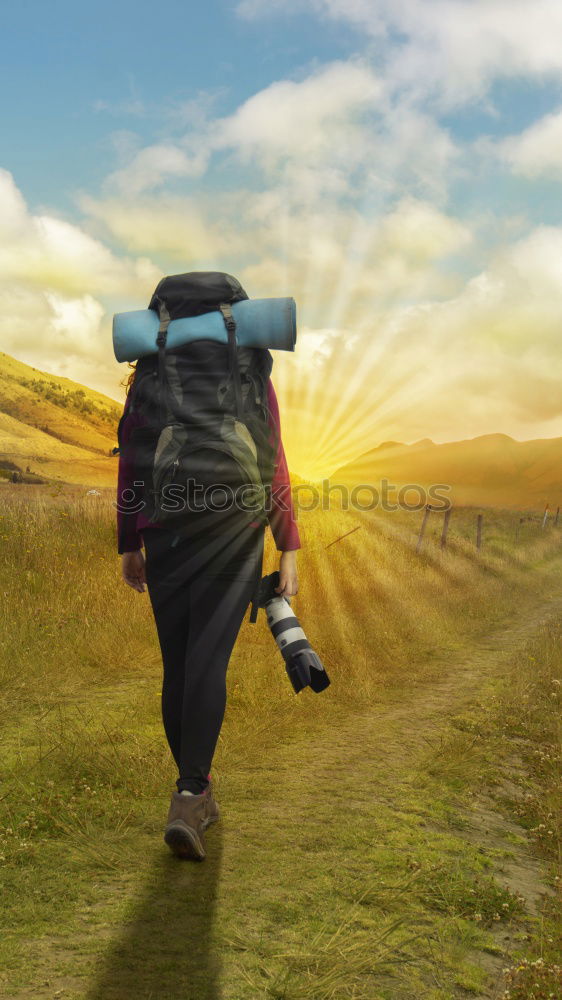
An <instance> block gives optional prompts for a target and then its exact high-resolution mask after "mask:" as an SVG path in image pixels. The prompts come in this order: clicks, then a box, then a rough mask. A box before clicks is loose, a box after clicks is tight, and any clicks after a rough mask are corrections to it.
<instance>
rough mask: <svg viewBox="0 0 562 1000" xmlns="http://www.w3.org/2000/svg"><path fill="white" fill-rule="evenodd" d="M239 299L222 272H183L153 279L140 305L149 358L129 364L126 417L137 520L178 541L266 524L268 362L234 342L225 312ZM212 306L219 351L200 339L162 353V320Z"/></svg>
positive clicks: (271, 447) (270, 451)
mask: <svg viewBox="0 0 562 1000" xmlns="http://www.w3.org/2000/svg"><path fill="white" fill-rule="evenodd" d="M247 298H248V296H247V295H246V292H245V291H244V289H243V288H242V286H241V285H240V283H239V282H238V281H237V280H236V278H233V277H232V276H231V275H228V274H223V273H221V272H191V273H188V274H179V275H172V276H170V277H166V278H163V279H162V281H160V283H159V284H158V286H157V288H156V290H155V292H154V295H153V296H152V299H151V301H150V304H149V308H150V309H155V310H156V311H157V312H158V313H159V316H160V330H159V333H158V338H157V345H158V353H157V354H152V355H147V356H145V357H142V358H139V360H138V362H137V366H136V375H135V379H134V381H133V385H132V388H131V398H130V402H129V412H131V413H135V412H137V413H140V415H141V419H142V424H141V425H140V426H137V427H135V428H134V429H133V431H132V432H131V435H130V438H129V442H128V445H127V447H130V448H131V449H132V456H133V466H134V470H135V481H136V483H137V486H136V487H135V489H136V491H137V496H136V499H137V500H140V501H142V508H143V511H144V514H145V515H146V516H147V517H148V518H149V520H150V521H151V522H152V523H154V524H158V525H161V526H163V527H166V528H171V529H173V530H174V531H175V532H176V533H177V534H178V535H193V534H200V533H204V534H207V535H216V534H223V533H230V532H238V531H239V530H240V528H241V527H243V526H244V525H245V524H249V523H250V522H251V521H258V522H259V523H260V524H263V525H264V526H265V524H266V523H267V520H268V511H269V504H270V490H271V481H272V477H273V472H274V462H275V454H276V450H277V443H278V442H277V441H276V440H273V442H272V440H271V437H272V432H271V428H270V426H269V422H268V406H267V380H268V377H269V375H270V372H271V368H272V365H273V358H272V356H271V354H270V352H269V351H268V350H266V349H263V348H249V347H239V346H238V345H237V344H236V335H235V333H236V324H235V321H234V319H233V316H232V310H231V308H230V306H231V305H232V303H234V302H238V301H241V300H242V299H247ZM215 309H217V310H219V309H220V311H221V312H222V314H223V317H224V321H225V325H226V331H227V337H228V342H227V344H221V343H218V342H216V341H212V340H209V339H201V340H195V341H191V342H190V343H189V344H185V345H183V346H181V347H178V348H174V349H173V350H172V349H166V333H167V328H168V324H169V323H170V322H171V320H172V319H177V318H179V317H181V316H197V315H201V314H202V313H207V312H211V311H213V310H215ZM118 437H119V434H118ZM120 447H121V443H120ZM137 509H138V508H137Z"/></svg>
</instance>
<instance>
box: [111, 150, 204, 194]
mask: <svg viewBox="0 0 562 1000" xmlns="http://www.w3.org/2000/svg"><path fill="white" fill-rule="evenodd" d="M207 159H208V153H207V152H206V150H205V149H204V148H200V149H199V150H198V152H196V153H195V154H194V155H193V156H190V155H188V154H187V153H186V152H185V151H184V150H182V149H179V148H178V147H177V146H174V145H172V144H171V143H159V144H157V145H154V146H146V147H145V148H144V149H141V150H139V152H137V153H136V154H135V155H134V156H133V158H132V159H131V160H130V162H129V163H128V164H127V165H126V166H125V167H123V168H122V169H121V170H116V171H114V173H112V174H109V175H108V177H107V178H106V180H105V187H106V189H107V190H109V191H111V190H112V189H116V190H117V191H119V192H120V193H121V194H122V195H123V196H125V197H127V198H135V197H136V196H137V195H139V194H142V193H143V191H146V190H151V189H153V188H157V187H160V186H161V185H162V184H164V183H165V181H167V180H168V179H169V178H171V177H200V176H201V174H202V173H204V171H205V168H206V166H207Z"/></svg>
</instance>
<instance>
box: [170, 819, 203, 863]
mask: <svg viewBox="0 0 562 1000" xmlns="http://www.w3.org/2000/svg"><path fill="white" fill-rule="evenodd" d="M164 840H165V841H166V843H167V845H168V847H170V848H171V850H172V851H173V852H174V854H176V855H177V857H178V858H195V859H196V860H197V861H203V859H204V858H205V850H204V848H203V844H202V843H201V841H200V839H199V837H198V836H197V832H196V831H195V830H194V829H193V827H191V826H187V823H181V824H180V823H178V822H175V823H172V825H171V826H169V827H167V828H166V832H165V834H164Z"/></svg>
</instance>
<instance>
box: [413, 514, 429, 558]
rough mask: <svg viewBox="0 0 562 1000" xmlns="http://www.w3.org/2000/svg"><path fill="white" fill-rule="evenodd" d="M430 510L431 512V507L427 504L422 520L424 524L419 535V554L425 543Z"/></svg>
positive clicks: (417, 549)
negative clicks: (424, 537) (423, 542)
mask: <svg viewBox="0 0 562 1000" xmlns="http://www.w3.org/2000/svg"><path fill="white" fill-rule="evenodd" d="M430 510H431V505H430V504H428V503H427V504H426V505H425V510H424V512H423V520H422V523H421V528H420V534H419V538H418V544H417V545H416V552H419V551H420V549H421V545H422V541H423V536H424V534H425V526H426V524H427V519H428V517H429V512H430Z"/></svg>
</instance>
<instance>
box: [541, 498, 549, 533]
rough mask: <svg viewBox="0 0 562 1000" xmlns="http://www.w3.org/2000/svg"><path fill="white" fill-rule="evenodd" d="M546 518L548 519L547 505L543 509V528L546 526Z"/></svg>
mask: <svg viewBox="0 0 562 1000" xmlns="http://www.w3.org/2000/svg"><path fill="white" fill-rule="evenodd" d="M547 518H548V504H547V505H546V507H545V508H544V517H543V519H542V526H543V528H544V527H545V526H546V522H547Z"/></svg>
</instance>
